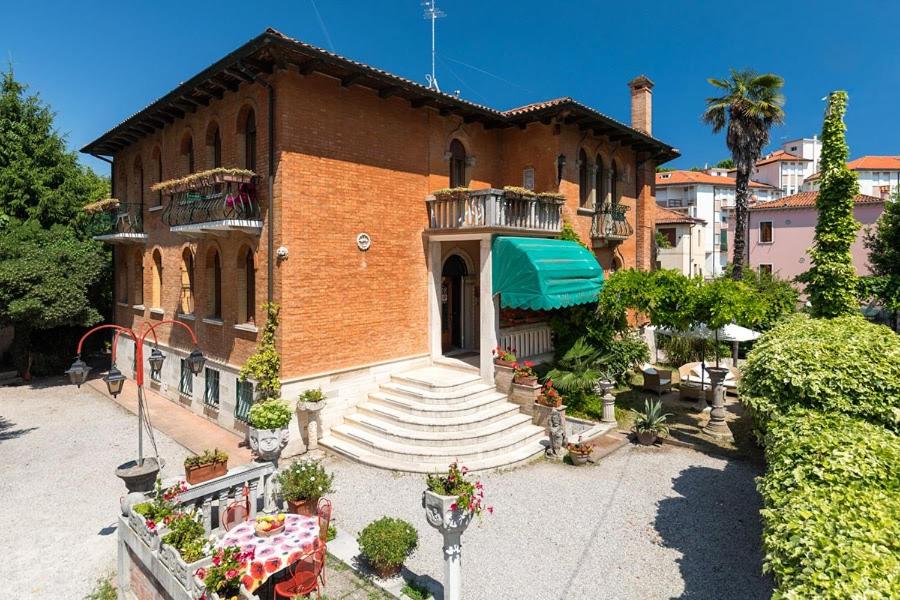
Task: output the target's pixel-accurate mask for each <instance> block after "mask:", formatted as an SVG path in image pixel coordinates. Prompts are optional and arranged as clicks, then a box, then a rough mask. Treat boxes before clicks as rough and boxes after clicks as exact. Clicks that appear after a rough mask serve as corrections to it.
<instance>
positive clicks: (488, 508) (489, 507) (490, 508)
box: [487, 506, 494, 515]
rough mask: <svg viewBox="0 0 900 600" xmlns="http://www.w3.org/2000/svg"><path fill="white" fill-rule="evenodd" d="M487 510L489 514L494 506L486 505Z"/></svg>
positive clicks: (492, 511)
mask: <svg viewBox="0 0 900 600" xmlns="http://www.w3.org/2000/svg"><path fill="white" fill-rule="evenodd" d="M487 511H488V514H491V515H492V514H494V507H493V506H488V507H487Z"/></svg>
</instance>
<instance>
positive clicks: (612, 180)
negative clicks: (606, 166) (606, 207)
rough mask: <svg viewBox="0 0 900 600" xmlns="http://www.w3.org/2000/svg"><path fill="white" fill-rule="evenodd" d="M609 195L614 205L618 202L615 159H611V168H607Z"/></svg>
mask: <svg viewBox="0 0 900 600" xmlns="http://www.w3.org/2000/svg"><path fill="white" fill-rule="evenodd" d="M609 196H610V201H611V202H612V204H613V205H614V206H615V205H616V204H618V203H619V165H617V164H616V161H612V168H611V169H610V170H609Z"/></svg>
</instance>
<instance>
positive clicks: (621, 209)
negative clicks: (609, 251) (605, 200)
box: [591, 205, 634, 248]
mask: <svg viewBox="0 0 900 600" xmlns="http://www.w3.org/2000/svg"><path fill="white" fill-rule="evenodd" d="M627 210H628V207H627V206H621V205H615V206H612V207H610V208H601V209H599V210H598V211H597V212H595V213H594V220H593V222H592V223H591V240H592V242H593V246H594V247H595V248H602V247H604V246H610V245H613V244H619V243H621V242H623V241H625V240H626V239H627V238H628V237H629V236H630V235H631V234H633V233H634V229H633V228H632V227H631V223H629V222H628V220H627V219H626V218H625V211H627Z"/></svg>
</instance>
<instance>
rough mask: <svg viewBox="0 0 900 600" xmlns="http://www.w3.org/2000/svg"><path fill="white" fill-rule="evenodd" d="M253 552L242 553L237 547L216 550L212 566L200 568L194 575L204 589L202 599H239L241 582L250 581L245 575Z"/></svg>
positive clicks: (250, 578) (249, 576) (250, 577)
mask: <svg viewBox="0 0 900 600" xmlns="http://www.w3.org/2000/svg"><path fill="white" fill-rule="evenodd" d="M251 560H253V551H252V550H251V551H249V552H243V551H241V549H240V548H239V547H238V546H228V547H226V548H222V549H220V550H217V551H216V553H215V554H213V557H212V564H211V565H209V566H208V567H201V568H199V569H197V571H196V572H195V573H194V575H195V577H196V578H197V579H199V580H201V581H202V582H203V586H204V587H205V590H204V593H203V597H205V598H207V600H217V599H218V600H237V599H238V598H240V597H241V595H242V594H241V590H242V588H243V585H242V582H243V580H244V579H245V578H247V579H249V580H250V581H252V579H253V578H252V576H251V575H250V574H249V573H247V570H248V567H249V565H250V561H251Z"/></svg>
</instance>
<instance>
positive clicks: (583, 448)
mask: <svg viewBox="0 0 900 600" xmlns="http://www.w3.org/2000/svg"><path fill="white" fill-rule="evenodd" d="M566 450H568V451H569V452H570V453H571V454H578V455H579V456H586V455H588V454H590V453H591V452H593V450H594V446H593V444H590V443H588V442H582V441H581V436H578V441H577V442H570V443H568V444H566Z"/></svg>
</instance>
